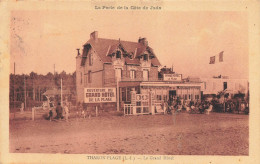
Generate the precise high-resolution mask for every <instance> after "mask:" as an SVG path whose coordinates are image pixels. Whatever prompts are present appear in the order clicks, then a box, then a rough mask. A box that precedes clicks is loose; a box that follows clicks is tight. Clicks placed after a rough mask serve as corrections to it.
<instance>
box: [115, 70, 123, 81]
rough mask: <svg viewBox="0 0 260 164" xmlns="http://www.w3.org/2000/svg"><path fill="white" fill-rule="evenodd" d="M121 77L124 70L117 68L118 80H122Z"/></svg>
mask: <svg viewBox="0 0 260 164" xmlns="http://www.w3.org/2000/svg"><path fill="white" fill-rule="evenodd" d="M121 76H122V69H121V68H116V78H117V79H118V80H120V79H121Z"/></svg>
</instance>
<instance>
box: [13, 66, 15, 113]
mask: <svg viewBox="0 0 260 164" xmlns="http://www.w3.org/2000/svg"><path fill="white" fill-rule="evenodd" d="M13 100H14V101H13V110H14V118H15V109H14V108H15V105H14V102H15V62H14V99H13Z"/></svg>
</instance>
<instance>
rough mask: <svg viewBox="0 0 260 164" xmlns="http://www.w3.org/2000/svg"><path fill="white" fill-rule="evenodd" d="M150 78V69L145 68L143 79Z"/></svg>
mask: <svg viewBox="0 0 260 164" xmlns="http://www.w3.org/2000/svg"><path fill="white" fill-rule="evenodd" d="M148 78H149V71H148V70H147V69H145V70H143V80H144V81H147V80H148Z"/></svg>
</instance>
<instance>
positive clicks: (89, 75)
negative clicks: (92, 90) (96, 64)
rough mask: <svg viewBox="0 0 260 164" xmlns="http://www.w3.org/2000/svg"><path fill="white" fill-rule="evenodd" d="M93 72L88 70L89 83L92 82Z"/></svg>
mask: <svg viewBox="0 0 260 164" xmlns="http://www.w3.org/2000/svg"><path fill="white" fill-rule="evenodd" d="M91 78H92V73H91V71H88V83H91Z"/></svg>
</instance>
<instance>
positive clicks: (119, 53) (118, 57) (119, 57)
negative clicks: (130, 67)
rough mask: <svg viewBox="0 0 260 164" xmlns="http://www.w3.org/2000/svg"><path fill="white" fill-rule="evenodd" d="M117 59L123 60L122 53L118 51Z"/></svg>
mask: <svg viewBox="0 0 260 164" xmlns="http://www.w3.org/2000/svg"><path fill="white" fill-rule="evenodd" d="M116 58H117V59H121V51H116Z"/></svg>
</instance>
